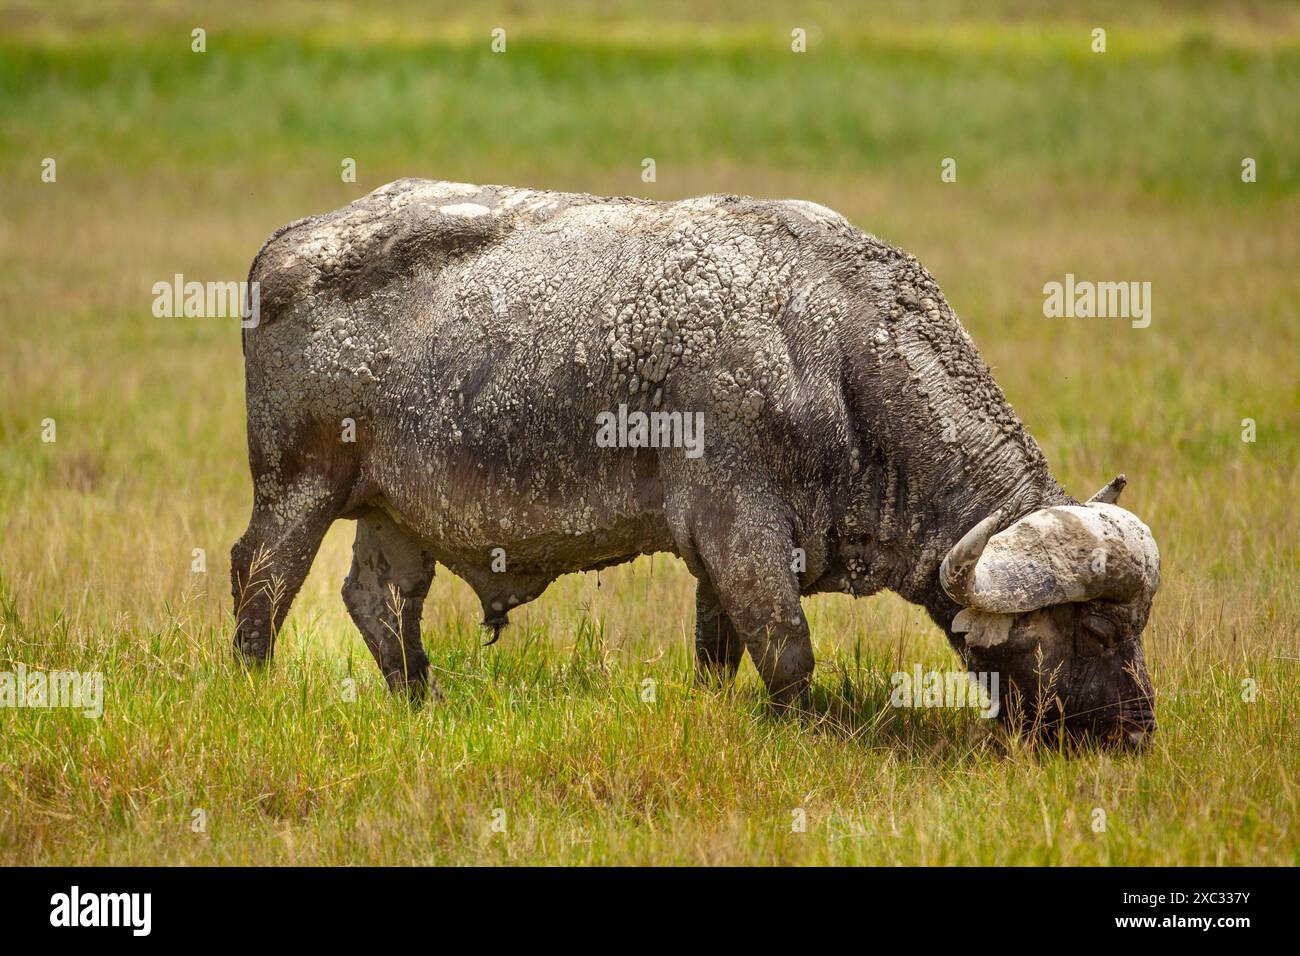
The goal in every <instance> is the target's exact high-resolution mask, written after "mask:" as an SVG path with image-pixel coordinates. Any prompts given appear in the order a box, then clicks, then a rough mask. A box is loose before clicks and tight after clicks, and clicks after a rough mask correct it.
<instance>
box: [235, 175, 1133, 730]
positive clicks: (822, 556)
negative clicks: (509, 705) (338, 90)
mask: <svg viewBox="0 0 1300 956" xmlns="http://www.w3.org/2000/svg"><path fill="white" fill-rule="evenodd" d="M249 279H250V282H253V283H257V287H258V288H259V289H260V311H259V312H258V314H257V315H254V316H251V317H250V320H248V321H245V323H244V325H245V330H244V332H243V347H244V356H245V372H246V389H247V404H248V446H249V461H250V465H251V468H252V476H253V490H254V500H253V513H252V519H251V521H250V522H249V525H248V530H247V531H246V532H245V533H244V535H243V537H242V538H240V540H239V541H238V543H237V544H236V545H235V546H234V549H233V553H232V561H233V568H232V579H233V589H234V597H235V617H236V635H235V643H236V646H237V648H238V649H239V652H240V653H241V654H242V655H243V657H244V659H246V660H248V661H250V662H260V661H263V660H265V659H266V658H267V657H268V655H269V654H270V653H271V651H272V648H273V644H274V640H275V634H276V631H277V629H278V628H279V626H280V624H281V622H282V621H283V619H284V616H285V614H286V612H287V611H288V608H289V604H290V602H291V601H292V599H293V597H294V594H295V593H296V591H297V590H298V588H299V586H300V585H301V584H302V581H303V578H304V577H305V576H306V574H307V571H308V569H309V567H310V565H311V562H312V558H313V556H314V555H315V553H316V550H317V548H318V546H319V544H320V542H321V538H322V536H323V535H324V534H325V531H326V529H328V528H329V526H330V524H331V523H332V522H333V521H335V520H336V519H339V518H347V519H352V520H355V521H356V523H357V536H356V543H355V544H354V546H353V562H352V569H351V573H350V574H349V575H348V578H347V581H346V583H345V584H344V586H343V599H344V601H345V602H346V604H347V607H348V610H349V611H350V612H351V615H352V618H353V620H354V621H355V622H356V624H357V627H358V628H360V630H361V634H362V636H363V637H364V638H365V641H366V644H367V646H368V647H369V648H370V651H371V653H372V654H373V655H374V657H375V660H376V661H377V662H378V664H379V667H380V668H381V670H382V671H383V674H384V676H385V678H386V679H387V681H388V683H389V685H390V686H391V687H393V688H394V689H401V690H404V691H406V692H408V693H410V694H412V695H414V696H416V697H419V696H421V695H422V694H424V693H425V692H426V691H427V690H428V689H429V687H430V686H431V681H430V677H429V673H428V666H429V662H428V658H427V657H426V656H425V652H424V649H423V646H422V644H421V639H420V616H421V607H422V604H423V602H424V599H425V596H426V594H427V593H428V590H429V584H430V581H431V579H432V577H433V573H434V567H435V564H436V563H440V564H442V565H444V566H445V567H447V568H449V569H450V570H451V571H453V572H454V573H456V574H457V575H459V576H460V577H462V578H463V579H464V580H465V581H467V582H468V583H469V585H470V586H471V587H472V588H473V589H474V591H475V592H476V594H477V595H478V597H479V599H480V600H481V601H482V604H483V612H484V623H485V624H486V625H488V626H489V627H492V628H494V629H497V630H499V629H500V627H501V626H503V625H504V624H505V623H506V618H507V615H508V613H509V611H510V609H511V608H513V607H517V606H518V605H520V604H524V603H526V602H528V601H531V600H533V599H534V598H536V597H537V596H538V595H539V594H541V593H542V591H543V590H544V589H545V588H546V586H547V585H548V584H549V583H550V582H551V581H553V580H555V578H557V577H558V576H559V575H562V574H565V573H568V572H571V571H584V570H592V569H598V568H604V567H608V566H610V565H613V564H618V563H621V562H624V561H628V560H631V559H633V558H634V557H636V556H637V555H641V554H650V553H653V552H658V551H667V552H671V553H673V554H676V555H678V556H680V557H681V559H682V560H683V561H684V562H685V564H686V566H687V568H689V570H690V571H691V573H692V574H693V575H694V576H695V578H696V579H697V581H698V585H697V590H696V623H695V635H696V638H695V641H696V654H697V659H698V666H699V670H700V672H701V674H702V675H703V676H705V677H706V678H714V679H717V678H725V677H728V676H730V675H731V674H733V673H734V671H735V669H736V667H737V665H738V664H739V661H740V657H741V654H742V653H743V651H744V650H746V649H747V650H748V651H749V654H750V657H751V659H752V660H753V661H754V664H755V665H756V666H757V668H758V670H759V672H760V674H761V675H762V677H763V680H764V681H765V682H766V684H767V687H768V689H769V691H770V693H771V695H772V699H773V700H774V702H775V703H776V704H777V705H778V706H780V707H786V706H790V705H801V704H803V703H805V702H806V699H807V694H808V686H809V679H810V676H811V674H812V670H813V654H812V645H811V643H810V640H809V633H808V623H807V621H806V620H805V618H804V614H803V610H802V608H801V605H800V598H801V597H802V596H803V595H807V594H815V593H818V592H823V591H840V592H848V593H851V594H855V595H866V594H872V593H874V592H876V591H879V590H881V589H882V588H888V589H890V590H892V591H895V592H896V593H898V594H900V595H902V596H903V597H904V598H906V599H907V600H909V601H912V602H914V603H916V604H919V605H921V606H923V607H924V608H925V609H926V610H927V611H928V612H929V614H930V616H931V617H932V618H933V619H934V621H935V622H936V623H937V624H938V625H939V626H940V627H941V628H943V629H944V631H945V632H946V633H947V635H948V638H949V640H950V641H951V642H952V644H953V646H954V648H955V649H956V650H957V652H958V653H959V654H960V655H961V656H962V659H963V661H964V663H965V665H966V667H967V668H969V669H970V670H981V671H997V672H999V673H1000V674H1001V675H1002V681H1001V687H1002V688H1003V690H1002V694H1003V695H1004V697H1005V698H1006V699H1005V700H1004V704H1005V706H1003V708H1002V711H1003V715H1004V716H1005V715H1007V714H1012V713H1014V714H1015V715H1016V719H1017V720H1018V721H1024V722H1026V723H1027V724H1032V725H1033V726H1043V725H1049V726H1053V727H1056V728H1064V729H1065V730H1066V731H1069V732H1070V733H1071V734H1072V735H1075V734H1080V735H1095V736H1100V737H1103V738H1106V739H1110V740H1117V741H1120V742H1128V743H1133V744H1137V743H1141V742H1143V741H1145V740H1146V739H1147V738H1148V737H1149V736H1150V734H1151V733H1152V732H1153V731H1154V728H1155V720H1154V714H1153V708H1152V698H1153V692H1152V688H1151V684H1150V680H1149V678H1148V676H1147V670H1146V667H1145V664H1144V662H1143V657H1142V646H1141V633H1142V630H1143V627H1144V626H1145V624H1146V621H1147V615H1148V613H1149V612H1150V609H1151V601H1152V597H1153V595H1154V593H1155V591H1156V588H1157V586H1158V584H1159V555H1158V552H1157V550H1156V546H1155V543H1154V541H1153V540H1152V536H1151V532H1150V531H1149V530H1148V529H1147V527H1146V526H1145V525H1144V524H1143V523H1142V522H1141V521H1139V520H1138V519H1137V518H1136V517H1135V516H1134V515H1133V514H1131V513H1130V512H1128V511H1126V510H1124V509H1122V508H1120V507H1118V506H1117V505H1116V504H1115V500H1116V498H1117V496H1118V494H1119V491H1120V489H1121V488H1122V487H1123V484H1124V480H1123V476H1120V477H1119V478H1117V479H1116V480H1115V481H1113V482H1111V483H1110V484H1109V485H1107V486H1106V487H1105V488H1104V489H1103V490H1102V491H1101V492H1099V493H1098V495H1097V496H1095V497H1094V498H1092V499H1091V500H1090V501H1088V502H1087V503H1086V504H1080V503H1079V502H1078V501H1077V500H1075V499H1074V498H1072V497H1070V496H1069V495H1068V494H1066V492H1065V491H1064V490H1062V488H1061V486H1060V484H1058V483H1057V481H1056V480H1055V479H1054V478H1053V477H1052V474H1051V472H1050V471H1049V470H1048V468H1047V465H1046V462H1045V461H1044V459H1043V455H1042V453H1041V452H1040V450H1039V448H1038V445H1037V444H1036V443H1035V442H1034V440H1033V439H1032V438H1031V437H1030V436H1029V434H1028V433H1027V432H1026V431H1025V429H1024V427H1023V426H1022V425H1021V423H1020V421H1019V420H1018V419H1017V417H1016V415H1015V413H1014V412H1013V411H1012V409H1011V408H1010V406H1009V405H1008V404H1007V402H1006V400H1005V398H1004V397H1003V394H1002V391H1001V389H1000V388H999V387H998V385H997V383H996V382H994V380H993V377H992V375H991V374H990V373H989V369H988V367H987V366H986V365H985V363H984V361H983V360H982V359H981V358H980V355H979V353H978V352H977V350H976V349H975V346H974V344H973V343H972V342H971V339H970V337H969V336H968V335H967V333H966V331H965V330H964V329H963V328H962V326H961V324H960V322H959V321H958V320H957V317H956V316H955V315H954V314H953V311H952V309H950V308H949V306H948V303H947V302H946V301H945V300H944V297H943V296H942V294H941V293H940V292H939V289H938V287H937V285H936V284H935V282H934V280H933V279H932V278H931V276H930V274H929V273H928V272H926V270H925V269H923V268H922V267H921V266H920V265H919V264H918V262H917V261H916V259H914V258H913V257H912V256H910V255H908V254H906V253H904V252H902V251H900V250H898V249H895V248H893V247H891V246H889V245H888V244H886V243H884V242H881V241H880V240H879V239H877V238H875V237H873V236H871V235H868V234H866V233H864V232H862V231H860V230H859V229H856V228H855V227H853V226H852V225H850V224H849V223H848V222H847V221H846V220H845V219H844V218H842V217H841V216H839V215H837V214H836V213H834V212H832V211H830V210H828V209H826V208H824V207H821V206H818V205H815V204H813V203H809V202H799V201H789V200H787V201H762V200H755V199H746V198H741V197H737V196H707V197H702V198H697V199H690V200H684V201H681V202H650V201H646V200H641V199H632V198H602V197H597V196H587V195H577V194H568V193H556V192H544V191H537V190H529V189H514V188H509V187H504V186H474V185H467V184H463V183H451V182H438V181H426V180H414V179H404V180H401V181H398V182H395V183H392V184H390V185H388V186H384V187H383V188H381V189H378V190H376V191H375V192H373V193H371V194H370V195H368V196H366V197H365V198H363V199H360V200H358V201H356V202H354V203H352V204H350V205H348V206H345V207H344V208H342V209H340V210H337V211H335V212H332V213H328V214H326V215H322V216H316V217H311V218H307V219H302V220H299V221H297V222H293V223H290V224H289V225H287V226H284V227H283V228H281V229H279V230H278V231H277V232H276V233H275V234H274V235H272V236H271V238H270V239H269V240H268V241H267V242H266V244H265V245H264V246H263V247H262V249H261V251H260V252H259V253H258V254H257V257H256V258H255V259H254V260H253V265H252V268H251V270H250V275H249ZM1012 694H1014V695H1015V697H1014V698H1012V697H1011V696H1010V695H1012Z"/></svg>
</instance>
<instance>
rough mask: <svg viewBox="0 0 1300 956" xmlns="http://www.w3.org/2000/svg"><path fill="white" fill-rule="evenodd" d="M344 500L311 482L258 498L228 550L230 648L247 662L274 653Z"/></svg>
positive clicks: (337, 494) (265, 658) (336, 493)
mask: <svg viewBox="0 0 1300 956" xmlns="http://www.w3.org/2000/svg"><path fill="white" fill-rule="evenodd" d="M343 497H344V494H343V493H342V492H340V491H336V490H333V489H331V488H330V487H329V486H328V485H327V484H326V483H324V482H320V483H316V482H309V481H303V482H299V483H296V484H294V485H292V486H289V487H286V488H284V489H281V490H277V491H276V492H275V493H269V492H264V493H262V494H259V495H257V496H256V498H255V500H254V502H253V516H252V519H251V520H250V521H249V523H248V530H246V531H245V532H244V534H243V536H242V537H241V538H240V539H239V540H238V541H236V542H235V546H234V547H233V548H232V549H231V551H230V583H231V592H232V595H233V597H234V602H235V642H234V643H235V649H236V651H237V652H238V654H239V655H240V657H241V658H242V659H243V661H244V662H245V663H247V664H262V663H265V662H266V660H267V659H268V658H269V657H271V655H272V654H273V653H274V652H275V639H276V635H277V634H279V632H280V627H281V625H283V624H284V618H285V615H287V614H288V613H289V607H290V605H291V604H292V603H293V599H294V596H295V595H297V593H298V589H299V588H301V587H302V582H303V581H304V580H305V579H306V577H307V572H308V571H310V570H311V563H312V560H313V559H314V558H315V557H316V551H317V550H318V549H319V548H320V543H321V539H322V538H324V537H325V532H326V531H328V530H329V526H330V525H331V524H332V523H333V521H334V518H335V517H336V516H337V514H338V509H339V507H340V505H341V503H342V499H343Z"/></svg>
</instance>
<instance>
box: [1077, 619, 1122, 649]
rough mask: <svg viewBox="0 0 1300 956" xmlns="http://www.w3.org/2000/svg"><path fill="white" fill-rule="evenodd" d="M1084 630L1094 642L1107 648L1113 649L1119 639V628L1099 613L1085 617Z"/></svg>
mask: <svg viewBox="0 0 1300 956" xmlns="http://www.w3.org/2000/svg"><path fill="white" fill-rule="evenodd" d="M1083 629H1084V631H1085V632H1086V633H1087V634H1088V636H1089V637H1091V638H1092V639H1093V640H1095V641H1097V642H1098V643H1100V644H1102V645H1103V646H1105V647H1112V646H1114V644H1115V641H1116V639H1117V638H1118V637H1119V626H1118V625H1116V623H1115V622H1114V621H1112V620H1111V619H1110V618H1108V617H1104V616H1102V615H1101V614H1097V613H1088V614H1085V615H1084V616H1083Z"/></svg>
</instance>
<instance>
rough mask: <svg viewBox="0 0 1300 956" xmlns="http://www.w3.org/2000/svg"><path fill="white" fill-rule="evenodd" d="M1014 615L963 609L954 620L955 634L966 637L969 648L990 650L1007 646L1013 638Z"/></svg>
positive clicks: (968, 608) (953, 628)
mask: <svg viewBox="0 0 1300 956" xmlns="http://www.w3.org/2000/svg"><path fill="white" fill-rule="evenodd" d="M1014 617H1015V615H1014V614H993V613H990V612H988V611H978V610H976V609H975V608H972V607H967V608H962V609H961V611H960V612H959V613H958V614H957V616H956V617H954V618H953V619H952V630H953V633H954V634H965V635H966V646H967V647H981V648H990V647H997V646H998V645H999V644H1005V643H1006V642H1007V639H1008V638H1009V637H1010V636H1011V620H1012V618H1014Z"/></svg>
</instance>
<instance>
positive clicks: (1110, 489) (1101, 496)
mask: <svg viewBox="0 0 1300 956" xmlns="http://www.w3.org/2000/svg"><path fill="white" fill-rule="evenodd" d="M1127 484H1128V479H1127V478H1126V477H1124V475H1122V474H1119V475H1116V476H1115V477H1114V478H1112V479H1111V480H1110V483H1109V484H1108V485H1106V487H1105V488H1103V489H1101V491H1099V492H1097V493H1096V494H1095V495H1093V496H1092V497H1091V498H1089V499H1088V504H1092V503H1093V502H1097V503H1100V504H1104V505H1113V504H1115V503H1116V502H1118V501H1119V493H1120V492H1121V491H1123V490H1124V486H1125V485H1127Z"/></svg>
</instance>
